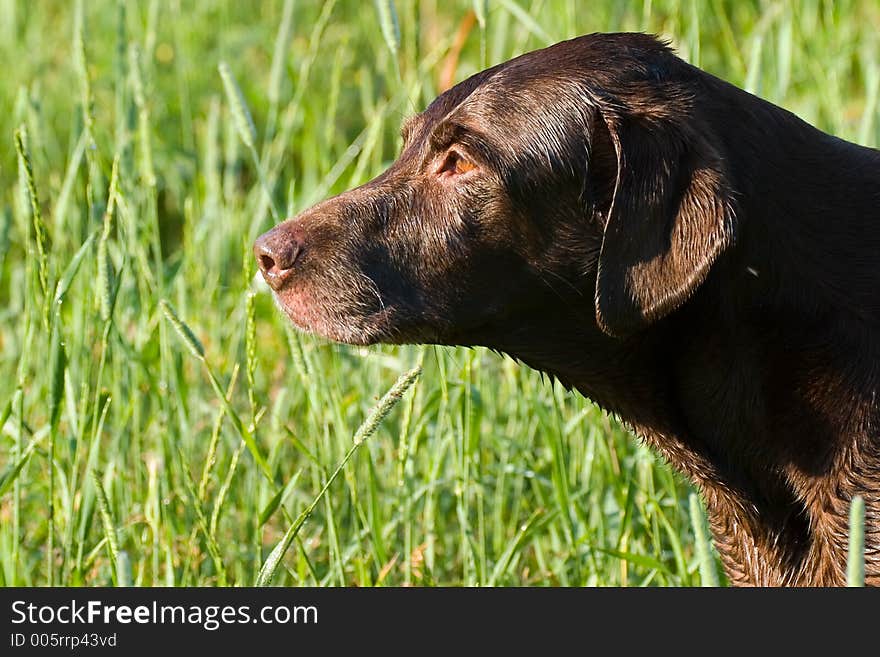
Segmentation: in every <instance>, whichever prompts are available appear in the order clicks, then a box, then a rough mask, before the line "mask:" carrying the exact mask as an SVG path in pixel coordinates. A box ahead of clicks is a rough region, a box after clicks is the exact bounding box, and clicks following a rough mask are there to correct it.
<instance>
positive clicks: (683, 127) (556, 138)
mask: <svg viewBox="0 0 880 657" xmlns="http://www.w3.org/2000/svg"><path fill="white" fill-rule="evenodd" d="M695 71H696V70H695V69H693V68H691V67H689V66H688V65H687V64H685V63H684V62H682V61H681V60H679V59H677V58H676V57H675V56H674V55H673V54H672V53H671V52H670V51H669V50H668V49H667V48H666V47H665V46H663V45H662V44H660V43H658V42H657V41H656V40H654V39H653V38H651V37H647V36H643V35H593V36H588V37H582V38H580V39H575V40H573V41H569V42H565V43H561V44H557V45H555V46H552V47H550V48H547V49H545V50H540V51H536V52H532V53H528V54H526V55H523V56H521V57H518V58H516V59H514V60H511V61H509V62H507V63H505V64H501V65H499V66H496V67H494V68H492V69H489V70H487V71H484V72H482V73H479V74H477V75H475V76H473V77H471V78H469V79H468V80H465V81H464V82H462V83H461V84H459V85H457V86H455V87H454V88H452V89H450V90H449V91H447V92H446V93H444V94H443V95H441V96H440V97H438V98H437V99H436V100H435V101H434V102H433V103H431V105H430V106H429V107H428V108H427V109H426V110H425V111H424V112H423V113H422V114H419V115H417V116H415V117H412V118H411V119H409V120H408V121H407V122H406V123H405V124H404V127H403V133H402V134H403V140H404V146H403V150H402V152H401V154H400V157H399V158H398V160H397V161H396V162H395V163H394V164H393V165H392V166H391V167H390V168H389V169H388V170H387V171H385V172H384V173H383V174H381V175H380V176H379V177H377V178H375V179H374V180H372V181H370V182H368V183H366V184H365V185H363V186H361V187H358V188H356V189H353V190H351V191H349V192H346V193H344V194H341V195H339V196H336V197H334V198H331V199H328V200H326V201H323V202H321V203H319V204H318V205H316V206H314V207H312V208H310V209H308V210H306V211H304V212H303V213H301V214H300V215H299V216H297V217H295V218H293V219H289V220H287V221H285V222H283V223H281V224H279V225H278V226H276V227H275V228H273V229H272V230H270V231H269V232H267V233H265V234H264V235H262V236H261V237H260V238H259V239H258V240H257V242H256V244H255V246H254V251H255V254H256V257H257V260H258V262H259V266H260V269H261V271H262V273H263V276H264V277H265V279H266V281H267V282H268V283H269V285H270V286H271V287H272V289H273V290H274V292H275V295H276V298H277V300H278V302H279V304H280V306H281V307H282V308H283V309H284V311H285V312H286V313H287V314H288V315H289V316H290V318H291V320H292V321H293V322H294V324H296V325H297V326H299V327H301V328H303V329H306V330H309V331H313V332H315V333H318V334H320V335H323V336H325V337H327V338H331V339H334V340H338V341H343V342H349V343H356V344H369V343H375V342H434V343H443V344H488V345H489V346H495V345H492V344H491V342H492V337H491V336H493V335H501V334H503V333H504V331H506V330H510V329H511V327H515V326H516V325H517V323H518V322H520V321H523V318H526V317H533V316H535V315H536V314H547V313H556V314H559V313H566V312H569V311H570V312H574V313H579V314H580V319H579V321H584V318H583V315H584V314H585V313H583V308H585V307H586V308H588V309H589V317H587V318H586V321H588V322H590V323H591V325H592V326H593V327H595V328H596V330H601V331H603V332H604V333H607V334H610V335H613V336H625V335H629V334H632V333H634V332H637V331H639V330H640V329H641V328H643V327H644V326H646V325H647V324H649V323H651V322H654V321H656V320H658V319H660V318H662V317H663V316H665V315H667V314H668V313H670V312H672V311H673V310H675V309H676V308H678V307H679V306H680V305H681V304H682V303H684V302H685V301H686V300H687V298H688V297H689V296H690V295H691V294H692V293H693V291H694V290H695V289H696V288H697V287H698V286H699V285H700V284H701V283H702V281H703V280H704V279H705V277H706V275H707V273H708V271H709V269H710V267H711V266H712V264H713V262H714V261H715V260H716V258H717V257H718V255H719V254H720V253H721V252H722V251H723V250H724V249H725V248H726V246H727V245H728V244H729V242H730V241H731V239H732V235H733V230H734V225H733V214H732V211H731V204H730V192H729V189H728V187H729V183H728V181H727V178H726V173H725V170H724V165H723V158H722V156H721V154H720V152H719V151H720V148H719V146H718V141H717V139H715V138H714V136H713V134H712V132H711V130H710V129H709V127H708V126H707V124H706V121H704V120H703V119H702V118H701V111H700V107H699V106H698V102H697V98H698V95H699V91H698V89H696V86H697V82H695V80H696V75H695ZM578 309H580V310H578Z"/></svg>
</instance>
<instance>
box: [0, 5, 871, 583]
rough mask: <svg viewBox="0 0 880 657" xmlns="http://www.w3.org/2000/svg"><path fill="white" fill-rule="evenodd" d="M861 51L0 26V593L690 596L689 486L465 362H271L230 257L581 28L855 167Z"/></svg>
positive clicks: (842, 39) (765, 21) (527, 20)
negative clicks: (27, 588)
mask: <svg viewBox="0 0 880 657" xmlns="http://www.w3.org/2000/svg"><path fill="white" fill-rule="evenodd" d="M474 10H476V13H474ZM877 25H880V5H878V4H877V2H876V0H864V1H856V0H850V1H846V0H843V1H837V2H830V1H827V2H821V1H819V0H802V1H799V2H796V3H795V2H769V1H762V2H739V1H735V2H734V1H729V0H680V1H679V0H640V1H638V2H635V1H633V2H623V1H617V0H605V1H600V0H596V1H593V2H589V3H587V2H580V1H576V0H570V1H568V2H566V1H555V0H544V1H541V0H490V1H489V2H487V3H484V2H479V1H478V2H470V1H458V2H451V1H449V0H442V1H441V0H426V1H423V2H418V3H416V2H409V1H403V0H398V2H396V3H393V2H379V3H378V4H377V5H374V4H373V3H367V2H355V1H348V0H338V1H336V2H334V1H333V0H320V1H319V0H296V1H293V2H290V1H288V2H284V1H283V0H278V1H277V2H261V3H247V2H236V1H235V0H200V1H198V2H181V1H179V0H144V1H142V2H136V3H135V2H119V3H117V2H112V1H111V0H105V1H95V2H92V1H89V2H80V3H75V2H69V3H68V2H64V3H62V2H49V1H48V0H46V1H43V2H26V1H25V0H0V57H2V61H5V62H6V66H5V67H4V71H3V83H2V85H0V429H2V433H0V584H2V585H7V586H8V585H25V584H29V585H30V584H33V585H43V584H60V585H106V584H135V585H160V584H162V585H181V586H184V585H223V584H228V585H245V584H247V585H249V584H253V583H255V582H257V581H259V582H269V581H271V582H272V583H273V584H284V585H300V584H308V585H315V584H321V585H358V586H371V585H537V586H544V585H675V586H679V585H697V584H700V583H701V582H703V581H705V579H706V578H709V577H710V575H711V572H710V571H711V568H710V569H708V570H706V569H703V570H702V571H701V569H700V565H701V560H700V559H699V558H698V556H697V555H698V554H699V553H700V551H701V550H700V549H698V546H697V545H695V536H699V535H700V529H702V522H703V520H702V515H701V511H700V509H699V508H698V507H695V508H694V511H696V513H692V509H691V506H692V505H691V503H690V501H689V495H690V492H691V491H690V489H689V487H688V486H687V485H686V483H685V482H683V481H682V479H681V478H680V477H678V476H677V475H675V474H673V473H672V472H671V471H670V470H669V469H668V468H667V467H666V466H665V465H664V464H662V463H660V462H659V461H658V460H657V459H656V458H655V457H654V456H653V455H652V454H651V453H650V452H649V451H648V450H647V449H646V448H644V447H642V446H640V445H639V444H638V443H637V441H636V440H635V439H633V438H632V437H631V436H630V435H629V434H628V433H627V432H626V431H625V430H624V429H623V428H621V427H620V426H619V425H618V424H617V423H616V422H615V420H614V419H613V418H609V417H607V416H606V415H605V414H603V413H602V412H601V411H600V410H599V409H597V408H596V407H594V406H593V405H592V404H590V403H589V402H588V401H586V400H584V399H583V398H581V397H580V396H579V395H577V394H572V393H568V392H566V391H565V390H562V389H560V388H559V387H558V386H553V385H551V384H550V383H548V382H546V381H543V380H542V379H541V378H540V377H539V376H538V375H537V374H536V373H535V372H532V371H528V370H526V369H525V368H521V367H518V366H517V365H515V364H514V363H513V362H511V361H510V360H508V359H502V358H500V357H498V356H497V355H494V354H492V353H489V352H486V351H482V350H473V351H468V350H453V349H441V348H433V347H424V348H420V347H404V348H388V347H376V348H370V349H360V348H350V347H344V346H339V345H334V344H329V343H326V342H324V341H321V340H318V339H316V338H313V337H310V336H304V335H302V334H298V333H295V332H293V331H292V330H291V329H290V328H289V326H288V324H287V322H286V320H285V319H283V318H282V317H281V316H280V315H279V313H278V312H277V311H276V309H275V307H274V305H273V303H272V300H271V298H270V295H269V294H268V293H267V291H266V290H265V289H264V286H262V285H260V284H258V282H257V281H256V280H255V278H254V274H255V267H254V263H253V262H252V257H251V255H250V244H251V242H252V240H253V238H254V237H255V236H256V235H258V234H259V233H260V232H262V231H263V230H265V229H266V228H268V227H269V226H270V225H272V224H273V223H274V222H275V220H276V218H283V217H284V216H287V215H291V214H294V213H295V212H297V211H299V210H301V209H303V208H305V207H307V206H308V205H310V204H311V203H313V202H315V201H317V200H319V199H321V198H323V197H324V196H326V195H328V194H331V193H336V192H339V191H342V190H344V189H346V188H348V187H350V186H352V185H355V184H358V183H361V182H364V181H365V180H367V179H369V178H370V177H372V176H373V175H375V174H377V173H378V172H379V171H381V170H382V169H383V168H384V167H385V166H386V165H387V164H388V163H389V162H390V161H391V160H392V159H393V158H394V156H395V153H396V149H397V148H398V146H399V138H398V136H397V130H398V126H399V123H400V121H401V119H402V118H403V117H405V116H407V115H409V114H411V113H413V112H416V111H418V110H419V109H421V108H423V107H424V106H425V105H426V104H427V103H428V102H429V101H430V100H431V99H432V98H433V97H434V96H435V95H436V94H437V93H438V91H440V90H442V88H443V87H444V86H446V85H447V84H449V83H450V82H455V81H458V80H461V79H463V78H464V77H466V76H468V75H469V74H471V73H473V72H475V71H477V70H479V69H481V68H483V67H484V66H486V65H489V64H492V63H495V62H498V61H502V60H504V59H507V58H509V57H510V56H512V55H515V54H518V53H521V52H524V51H526V50H529V49H533V48H537V47H541V46H543V45H546V44H549V43H551V42H554V41H557V40H561V39H563V38H568V37H572V36H575V35H578V34H582V33H587V32H593V31H614V30H645V31H650V32H655V33H658V34H661V35H663V36H665V37H667V38H669V39H671V40H672V42H673V44H674V45H675V47H676V48H677V49H678V51H679V53H680V54H681V55H682V56H683V57H685V58H687V59H688V60H689V61H691V62H693V63H695V64H698V65H700V66H702V67H703V68H706V69H707V70H709V71H711V72H713V73H715V74H717V75H720V76H722V77H724V78H726V79H728V80H730V81H732V82H734V83H736V84H738V85H740V86H743V87H745V88H746V89H749V90H750V91H754V92H756V93H758V94H760V95H762V96H764V97H766V98H768V99H769V100H772V101H774V102H777V103H780V104H782V105H783V106H785V107H787V108H789V109H791V110H793V111H794V112H796V113H798V114H799V115H801V116H802V117H803V118H805V119H807V120H809V121H811V122H813V123H815V124H817V125H818V126H820V127H822V128H823V129H826V130H828V131H831V132H834V133H835V134H837V135H839V136H842V137H844V138H848V139H852V140H856V141H859V142H862V143H866V144H871V145H876V144H877V143H878V141H880V125H878V121H877V114H878V112H877V103H878V94H880V64H878V62H880V43H878V35H877V29H876V26H877ZM222 62H225V63H226V65H225V67H224V66H222V65H221V63H222ZM221 69H222V70H223V71H224V72H225V74H226V75H225V76H221V73H220V71H221ZM243 107H247V108H249V109H248V111H249V112H250V115H251V116H252V120H253V123H252V124H251V123H250V122H249V118H248V116H246V115H244V114H243ZM267 192H268V193H267ZM276 215H277V216H276ZM163 300H165V301H167V304H168V305H166V304H164V303H162V302H163ZM182 323H185V325H186V326H187V327H188V329H187V328H185V327H184V325H183V324H182ZM188 331H191V334H190V333H189V332H188ZM419 364H420V365H421V366H422V368H423V369H422V373H421V376H420V377H419V378H418V379H417V380H416V381H415V382H414V383H413V384H412V385H411V386H410V388H409V390H408V391H406V392H405V393H404V394H403V395H402V397H401V398H400V400H399V402H398V403H397V404H396V405H395V406H394V408H392V409H391V410H390V413H389V414H388V415H387V417H385V418H384V419H383V420H382V421H381V422H380V423H379V424H378V428H376V430H375V431H374V432H372V429H373V428H374V427H375V422H374V421H372V422H370V423H369V425H370V426H367V427H366V428H363V427H362V423H364V421H365V420H366V419H367V417H368V416H369V415H370V414H371V411H372V412H373V418H372V419H373V420H376V419H377V418H376V417H375V416H376V406H377V401H378V400H379V399H380V398H381V397H382V396H383V395H384V394H385V393H386V392H387V391H388V390H389V389H390V388H391V386H392V385H393V384H394V382H395V381H396V380H397V378H398V377H399V376H400V375H401V374H403V373H405V372H407V371H409V370H410V369H411V368H413V367H415V366H417V365H419ZM397 392H399V391H397ZM391 401H393V400H391ZM389 404H390V402H389V403H386V404H385V406H386V407H387V406H388V405H389ZM379 410H382V411H385V410H388V409H387V408H382V409H379ZM359 427H362V428H361V430H360V432H358V428H359ZM371 432H372V433H371ZM356 434H357V440H355V436H356ZM340 465H342V466H343V467H341V469H338V468H339V466H340ZM337 471H338V476H337V477H336V478H335V479H332V480H331V478H332V476H333V474H334V473H335V472H337ZM328 483H329V485H327V484H328ZM325 486H326V490H324V489H325ZM322 491H324V492H323V494H322ZM309 512H310V513H309ZM694 522H696V523H697V531H696V532H695V530H694V528H695V525H694ZM285 548H286V549H285ZM703 565H704V566H705V565H706V564H705V563H704V562H703Z"/></svg>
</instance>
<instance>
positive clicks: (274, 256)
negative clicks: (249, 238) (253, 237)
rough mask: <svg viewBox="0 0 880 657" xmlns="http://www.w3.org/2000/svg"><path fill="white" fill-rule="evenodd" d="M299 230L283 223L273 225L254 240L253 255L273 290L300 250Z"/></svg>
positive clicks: (287, 272)
mask: <svg viewBox="0 0 880 657" xmlns="http://www.w3.org/2000/svg"><path fill="white" fill-rule="evenodd" d="M302 247H303V240H302V236H301V235H300V231H298V230H296V229H294V228H290V227H288V226H286V225H285V224H280V225H278V226H275V228H273V229H272V230H270V231H269V232H267V233H263V234H262V235H260V236H259V237H258V238H257V241H256V242H254V256H255V257H256V259H257V264H258V265H259V266H260V271H261V272H262V273H263V278H265V279H266V282H267V283H268V284H269V286H270V287H271V288H272V289H273V290H280V289H281V287H282V286H283V285H284V283H285V281H286V280H287V279H288V278H289V277H290V274H291V272H292V271H293V265H294V264H295V263H296V261H297V258H299V255H300V253H301V252H302Z"/></svg>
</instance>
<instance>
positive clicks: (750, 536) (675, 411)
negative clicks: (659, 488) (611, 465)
mask: <svg viewBox="0 0 880 657" xmlns="http://www.w3.org/2000/svg"><path fill="white" fill-rule="evenodd" d="M714 284H715V283H714V281H713V280H710V281H708V282H707V285H709V286H711V285H714ZM717 296H718V295H713V294H709V295H698V298H695V299H694V300H692V302H691V303H690V304H688V306H686V307H685V308H683V309H682V311H680V312H678V313H676V314H674V315H673V316H670V317H669V318H668V319H667V320H664V321H661V322H660V323H659V324H658V325H657V326H655V327H652V328H651V329H649V330H647V331H645V332H644V333H643V334H640V335H637V336H634V337H632V338H629V339H627V340H625V341H622V340H615V339H613V338H610V337H608V336H605V335H604V334H602V333H601V332H600V331H598V329H595V328H594V327H590V326H589V325H586V324H585V322H583V321H581V320H577V321H575V320H574V319H573V317H572V318H568V319H566V318H560V317H558V316H553V315H552V313H548V314H545V315H543V318H542V319H541V320H535V319H534V315H532V316H531V319H530V322H529V323H528V324H513V325H512V324H508V329H509V330H508V332H507V335H506V336H505V337H504V338H500V339H499V338H498V337H497V335H496V336H494V337H493V338H492V340H491V341H487V342H485V344H487V346H491V347H493V348H495V349H498V350H500V351H503V352H506V353H508V354H510V355H511V356H513V357H515V358H517V359H519V360H521V361H522V362H524V363H525V364H527V365H529V366H530V367H532V368H534V369H538V370H540V371H543V372H545V373H547V374H550V375H551V376H553V377H554V378H556V379H558V380H559V381H560V382H561V383H563V384H564V385H566V386H568V387H572V388H575V389H577V390H578V391H580V392H581V393H582V394H584V395H585V396H586V397H588V398H590V399H592V400H593V401H595V402H596V403H598V404H599V405H600V406H602V407H603V408H605V409H606V410H607V411H609V412H612V413H614V414H616V415H618V416H619V417H620V418H621V419H622V420H623V421H624V422H626V423H627V424H629V425H631V426H632V427H633V429H634V430H635V431H636V433H638V434H639V435H641V436H642V437H643V438H644V439H645V440H646V442H647V443H648V444H649V445H650V446H652V447H653V448H654V449H655V450H656V451H657V452H659V453H660V454H661V455H662V456H663V457H664V458H665V459H666V460H667V461H668V462H669V463H671V464H672V465H673V466H674V467H675V468H677V469H678V470H680V471H682V472H683V473H684V474H686V475H687V476H688V477H689V478H690V479H691V481H693V482H694V483H695V484H696V485H697V486H698V487H699V488H700V489H701V492H702V493H703V496H704V499H705V501H706V503H707V507H708V510H709V516H710V523H711V526H712V529H713V533H714V536H715V542H716V546H717V548H718V550H719V553H720V554H721V557H722V561H723V562H724V564H725V569H726V572H727V575H728V578H729V579H730V580H731V582H734V583H737V584H752V585H792V584H807V585H828V584H842V583H843V582H844V579H845V564H846V536H847V526H846V518H847V509H848V505H849V500H850V498H851V497H852V495H854V494H861V495H864V496H865V497H866V501H867V502H868V508H869V509H870V508H874V509H876V508H878V506H877V504H878V502H880V500H878V499H877V497H878V493H877V491H878V490H880V482H878V481H875V480H873V479H871V478H870V476H871V475H870V472H878V471H880V462H878V458H880V446H878V444H877V442H876V439H875V438H874V437H873V436H872V435H869V431H870V425H871V423H872V421H874V420H875V419H877V418H874V416H873V415H872V411H871V410H870V409H871V406H872V404H873V400H872V398H871V394H872V393H871V392H870V391H869V392H867V393H866V392H865V390H868V389H869V388H870V386H871V385H872V383H871V382H870V381H868V380H867V379H866V378H865V377H869V378H870V376H871V375H870V373H865V372H861V370H859V372H858V377H861V378H862V380H861V381H859V380H857V379H856V378H853V377H854V375H855V373H856V372H855V370H852V369H851V370H846V369H841V368H840V365H841V363H838V362H832V361H833V353H828V354H825V353H824V351H823V348H822V346H817V345H813V344H811V340H812V338H814V337H815V336H816V335H826V334H827V333H826V329H827V327H825V326H822V327H821V330H817V332H816V333H813V332H811V330H810V327H800V329H801V332H800V336H801V338H800V340H799V341H791V340H790V339H789V338H790V332H789V331H788V330H787V327H783V326H780V325H777V326H776V330H775V331H774V329H773V327H772V325H768V322H769V323H771V324H772V321H773V320H772V318H770V317H769V316H768V315H766V314H764V315H759V316H757V317H751V316H749V315H748V313H746V314H745V318H746V319H745V321H744V322H737V323H732V322H731V320H730V319H729V318H721V317H720V316H718V317H717V318H716V319H715V320H714V321H702V322H695V321H690V320H692V319H693V316H690V315H692V314H693V315H696V316H702V317H703V318H704V320H705V314H706V313H712V314H716V315H717V314H718V313H721V312H723V311H721V310H720V309H719V308H717V307H716V308H712V307H709V306H707V305H705V304H703V303H702V301H701V299H702V298H714V297H717ZM764 310H765V311H766V309H764ZM753 320H754V321H753ZM696 326H699V327H703V330H702V332H699V331H698V330H696V329H695V328H694V327H696ZM793 334H794V335H798V333H796V332H795V333H793ZM832 335H834V333H833V332H832ZM548 345H551V346H549V347H548ZM536 346H540V349H538V348H536ZM835 353H836V352H835ZM852 353H856V354H858V353H865V351H864V345H862V346H861V350H858V349H856V350H854V351H853V352H852ZM571 354H581V356H580V358H578V359H577V360H576V361H575V360H572V358H571ZM771 354H782V355H779V356H775V357H772V358H771V357H770V355H771ZM853 367H855V368H856V369H858V367H857V364H853ZM834 386H842V388H841V389H840V390H839V392H840V394H836V395H828V394H827V393H828V391H829V389H830V388H831V387H834ZM768 390H775V391H780V390H781V391H784V392H777V393H776V395H775V396H770V398H768V397H767V391H768ZM859 391H861V392H859ZM865 395H867V397H866V396H865ZM823 399H838V400H841V399H842V400H844V401H843V402H842V403H841V404H840V405H839V406H838V407H835V408H828V407H825V406H824V405H823V402H822V400H823ZM854 456H858V457H859V458H858V460H859V461H860V462H861V463H863V464H868V465H869V468H870V469H869V470H867V471H866V473H852V472H848V471H847V464H848V463H849V462H850V459H852V458H853V457H854ZM867 532H868V534H867V535H868V537H869V543H868V544H869V545H870V544H871V542H870V541H871V540H873V541H874V543H877V541H878V539H880V524H878V523H877V520H876V518H875V519H874V520H873V521H871V520H870V519H869V523H868V527H867ZM780 545H785V546H788V547H789V548H790V549H789V552H787V553H786V552H781V551H780V548H779V546H780ZM792 546H794V547H793V548H792ZM820 557H821V558H820ZM815 564H822V566H821V568H822V569H821V570H819V569H817V568H816V566H815ZM866 570H867V577H868V581H869V582H873V583H875V584H880V562H878V561H877V559H876V557H874V558H871V557H870V555H869V559H868V564H867V569H866Z"/></svg>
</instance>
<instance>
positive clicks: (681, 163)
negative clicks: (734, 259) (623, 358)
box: [591, 113, 734, 337]
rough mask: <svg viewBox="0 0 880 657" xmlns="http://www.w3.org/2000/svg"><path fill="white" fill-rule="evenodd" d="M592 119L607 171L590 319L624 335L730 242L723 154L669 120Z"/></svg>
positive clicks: (676, 295)
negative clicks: (606, 202)
mask: <svg viewBox="0 0 880 657" xmlns="http://www.w3.org/2000/svg"><path fill="white" fill-rule="evenodd" d="M599 123H601V124H602V125H600V126H599V128H598V129H603V128H604V129H606V130H607V132H606V134H605V135H603V137H604V139H605V142H606V144H610V148H611V152H610V153H608V154H607V156H606V157H605V161H606V166H605V167H604V168H607V169H609V171H607V172H606V173H607V174H610V175H611V176H614V178H613V191H611V196H610V199H611V200H610V204H609V205H608V207H607V211H606V212H605V215H604V219H605V227H604V237H603V240H602V249H601V251H600V254H599V263H598V271H597V276H596V319H597V321H598V323H599V327H600V328H601V329H602V330H603V331H605V332H606V333H608V334H610V335H613V336H616V337H625V336H627V335H630V334H632V333H634V332H636V331H638V330H639V329H641V328H643V327H644V326H646V325H648V324H650V323H651V322H654V321H656V320H658V319H660V318H661V317H663V316H664V315H666V314H668V313H670V312H671V311H673V310H675V309H676V308H678V307H679V306H680V305H681V304H682V303H684V302H685V301H686V300H687V299H688V297H689V296H690V295H691V294H692V293H693V291H694V290H695V289H696V288H697V287H698V286H699V285H700V284H701V283H702V282H703V280H704V279H705V278H706V275H707V274H708V272H709V268H710V267H711V266H712V263H713V262H715V259H716V258H717V257H718V255H719V254H720V253H721V252H722V251H724V249H725V248H726V247H727V245H728V244H730V242H731V241H732V239H733V231H734V217H733V210H732V203H731V194H730V189H729V185H728V180H727V176H726V174H725V170H724V163H723V160H722V157H721V155H720V154H719V152H718V149H716V148H715V147H713V145H712V144H711V143H709V141H708V138H707V137H706V136H705V135H701V134H699V133H698V132H697V130H696V129H692V128H689V127H688V126H687V125H682V124H680V123H673V122H671V121H670V119H669V118H668V117H666V118H665V119H664V120H656V121H652V120H649V119H646V118H645V117H644V116H639V117H633V116H627V115H625V114H621V113H613V114H612V113H602V114H601V119H600V121H599ZM594 136H595V135H594ZM594 155H595V156H596V157H599V156H600V153H598V152H595V153H594ZM591 161H592V159H591ZM613 169H616V171H612V170H613ZM598 175H602V174H601V172H600V173H599V174H598ZM606 184H607V186H608V187H611V186H612V185H611V181H609V182H608V183H606Z"/></svg>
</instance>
